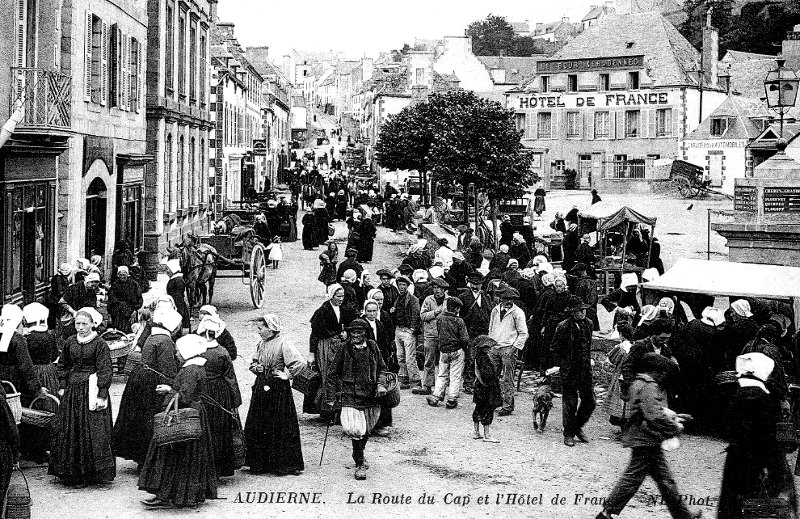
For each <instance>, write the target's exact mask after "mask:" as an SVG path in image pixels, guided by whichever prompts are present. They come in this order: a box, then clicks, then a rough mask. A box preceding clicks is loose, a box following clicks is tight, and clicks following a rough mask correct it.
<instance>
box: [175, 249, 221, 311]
mask: <svg viewBox="0 0 800 519" xmlns="http://www.w3.org/2000/svg"><path fill="white" fill-rule="evenodd" d="M195 241H196V240H195V238H194V237H190V236H189V235H187V236H185V237H184V239H183V242H182V243H181V244H180V245H178V244H176V245H175V246H174V248H173V250H174V252H175V254H176V255H177V258H178V260H179V261H180V264H181V272H183V280H184V282H185V283H186V298H187V299H188V301H189V309H190V311H191V310H194V309H196V308H199V307H200V306H201V305H206V304H210V303H211V300H212V298H213V297H214V282H215V281H216V279H217V262H216V258H217V256H218V253H217V250H216V249H215V248H214V247H212V246H211V245H208V244H206V243H201V244H200V245H199V246H197V245H196V244H195ZM200 300H202V303H200V304H198V302H199V301H200Z"/></svg>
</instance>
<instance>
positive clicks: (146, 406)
mask: <svg viewBox="0 0 800 519" xmlns="http://www.w3.org/2000/svg"><path fill="white" fill-rule="evenodd" d="M159 383H160V377H159V375H157V374H155V373H153V372H152V371H150V370H149V369H145V368H142V367H141V366H138V367H137V368H136V369H134V371H133V372H132V373H131V376H130V378H129V379H128V383H127V385H126V386H125V391H124V392H123V393H122V400H121V401H120V403H119V414H118V415H117V421H116V423H115V424H114V454H115V455H117V456H119V457H120V458H124V459H126V460H133V461H135V462H136V463H138V464H140V465H141V464H142V463H144V459H145V457H146V456H147V449H148V448H149V447H150V440H151V439H152V438H153V416H155V414H156V413H158V412H159V411H161V407H162V406H163V404H164V396H163V395H159V394H158V393H156V386H157V385H158V384H159Z"/></svg>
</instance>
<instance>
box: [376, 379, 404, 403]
mask: <svg viewBox="0 0 800 519" xmlns="http://www.w3.org/2000/svg"><path fill="white" fill-rule="evenodd" d="M382 375H384V376H385V377H386V385H387V390H386V393H385V394H384V395H383V396H382V397H381V399H380V400H381V405H384V406H386V407H388V408H390V409H393V408H395V407H397V406H398V405H400V385H399V384H398V383H397V375H395V374H394V373H391V372H389V371H384V372H383V373H382Z"/></svg>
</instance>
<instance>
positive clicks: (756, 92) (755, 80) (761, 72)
mask: <svg viewBox="0 0 800 519" xmlns="http://www.w3.org/2000/svg"><path fill="white" fill-rule="evenodd" d="M776 66H777V64H776V63H775V58H766V59H751V60H748V61H730V62H720V64H719V73H720V74H725V73H727V74H728V75H729V76H730V77H731V79H730V82H731V88H730V89H731V92H737V93H739V94H742V95H743V96H745V97H755V98H763V97H764V95H765V94H764V78H765V77H767V72H769V71H770V70H772V69H774V68H775V67H776Z"/></svg>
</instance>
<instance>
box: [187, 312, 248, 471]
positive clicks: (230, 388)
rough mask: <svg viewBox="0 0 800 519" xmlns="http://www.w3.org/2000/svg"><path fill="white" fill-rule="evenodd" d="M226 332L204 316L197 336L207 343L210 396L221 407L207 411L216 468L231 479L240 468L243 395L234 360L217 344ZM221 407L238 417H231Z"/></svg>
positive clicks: (215, 321)
mask: <svg viewBox="0 0 800 519" xmlns="http://www.w3.org/2000/svg"><path fill="white" fill-rule="evenodd" d="M223 329H224V324H223V323H222V321H221V320H220V319H219V318H218V317H214V316H207V317H205V318H204V319H203V320H202V321H200V324H199V325H198V326H197V334H198V335H199V336H201V337H203V338H204V339H205V340H206V341H207V342H206V348H207V349H206V351H205V353H203V355H202V357H203V358H204V359H206V360H207V361H208V362H206V363H205V368H206V380H207V388H208V396H210V397H211V398H212V399H213V400H214V401H216V403H217V404H218V405H217V404H212V405H209V406H208V407H207V408H206V414H207V415H208V423H209V425H210V427H211V442H212V444H213V446H214V466H215V467H216V468H217V476H224V477H228V476H233V471H234V470H236V469H238V468H240V466H237V465H236V463H235V461H236V460H235V456H234V453H233V435H234V430H235V429H237V428H238V427H240V425H239V410H238V408H239V406H240V405H242V394H241V392H240V391H239V382H238V381H237V380H236V373H235V372H234V370H233V362H232V361H231V357H230V355H229V354H228V352H227V351H226V350H225V348H223V347H222V346H220V345H219V343H218V342H217V341H216V337H217V335H219V334H220V333H221V332H222V330H223ZM219 406H222V407H223V408H224V409H225V410H227V411H229V412H233V413H235V414H236V416H235V417H234V416H231V415H230V414H228V412H226V411H224V410H223V409H220V407H219Z"/></svg>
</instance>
